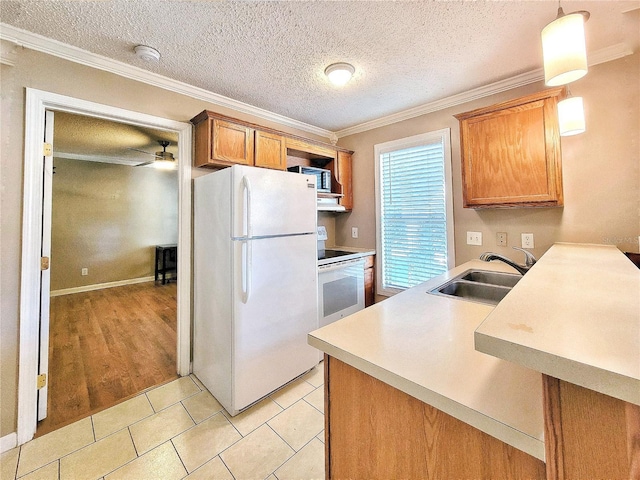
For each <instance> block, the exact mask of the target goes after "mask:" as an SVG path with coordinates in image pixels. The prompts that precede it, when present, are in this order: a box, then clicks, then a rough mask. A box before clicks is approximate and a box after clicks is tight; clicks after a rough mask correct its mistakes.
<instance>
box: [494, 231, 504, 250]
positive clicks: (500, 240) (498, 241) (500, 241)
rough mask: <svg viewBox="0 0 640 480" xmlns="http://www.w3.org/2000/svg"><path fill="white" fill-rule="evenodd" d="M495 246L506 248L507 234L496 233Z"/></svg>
mask: <svg viewBox="0 0 640 480" xmlns="http://www.w3.org/2000/svg"><path fill="white" fill-rule="evenodd" d="M496 245H497V246H498V247H506V246H507V232H498V233H496Z"/></svg>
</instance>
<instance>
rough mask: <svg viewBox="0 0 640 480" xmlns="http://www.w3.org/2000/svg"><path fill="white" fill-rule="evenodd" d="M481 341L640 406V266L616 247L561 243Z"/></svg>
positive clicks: (491, 320) (482, 346)
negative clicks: (639, 267)
mask: <svg viewBox="0 0 640 480" xmlns="http://www.w3.org/2000/svg"><path fill="white" fill-rule="evenodd" d="M475 343H476V348H477V349H478V350H479V351H482V352H485V353H488V354H490V355H494V356H496V357H499V358H503V359H506V360H509V361H511V362H515V363H517V364H519V365H522V366H525V367H528V368H531V369H533V370H536V371H538V372H542V373H544V374H547V375H550V376H553V377H556V378H559V379H561V380H565V381H567V382H571V383H574V384H576V385H580V386H583V387H586V388H589V389H591V390H595V391H597V392H600V393H603V394H605V395H609V396H611V397H615V398H618V399H620V400H624V401H627V402H630V403H634V404H636V405H640V270H639V269H638V268H637V267H636V266H635V265H634V264H633V263H632V262H631V261H629V259H628V258H626V257H625V255H624V254H623V253H622V252H620V251H619V250H618V249H617V248H616V247H614V246H608V245H587V244H563V243H558V244H555V245H554V246H553V247H551V249H550V250H549V251H548V252H547V253H545V254H544V256H542V258H541V259H540V261H539V262H538V263H536V265H534V267H533V268H532V269H531V270H530V271H529V272H528V273H527V274H526V275H525V276H524V278H523V279H522V280H521V281H520V282H519V283H518V285H517V286H516V288H514V289H513V290H512V291H511V293H510V294H509V295H508V296H507V297H506V298H505V299H504V300H503V301H502V302H500V304H499V305H498V306H497V307H496V308H495V310H494V311H493V312H492V313H491V314H490V315H489V316H488V317H487V319H486V320H485V321H484V322H483V323H482V325H480V327H479V328H478V329H477V331H476V333H475Z"/></svg>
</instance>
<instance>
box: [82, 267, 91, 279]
mask: <svg viewBox="0 0 640 480" xmlns="http://www.w3.org/2000/svg"><path fill="white" fill-rule="evenodd" d="M81 273H82V276H83V277H85V276H87V275H89V269H88V268H83V269H82V272H81Z"/></svg>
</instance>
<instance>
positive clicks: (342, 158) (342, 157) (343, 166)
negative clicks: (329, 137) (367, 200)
mask: <svg viewBox="0 0 640 480" xmlns="http://www.w3.org/2000/svg"><path fill="white" fill-rule="evenodd" d="M351 160H352V155H351V154H350V153H348V152H338V159H337V164H336V168H335V177H336V180H337V182H338V184H339V185H340V187H341V188H342V198H340V200H339V203H340V205H342V206H343V207H344V208H346V209H347V210H351V209H352V208H353V185H352V183H353V182H352V180H353V178H352V165H351Z"/></svg>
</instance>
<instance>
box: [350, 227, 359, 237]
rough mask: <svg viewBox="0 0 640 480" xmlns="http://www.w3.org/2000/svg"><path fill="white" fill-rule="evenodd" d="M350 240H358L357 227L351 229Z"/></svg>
mask: <svg viewBox="0 0 640 480" xmlns="http://www.w3.org/2000/svg"><path fill="white" fill-rule="evenodd" d="M351 238H358V227H351Z"/></svg>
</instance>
